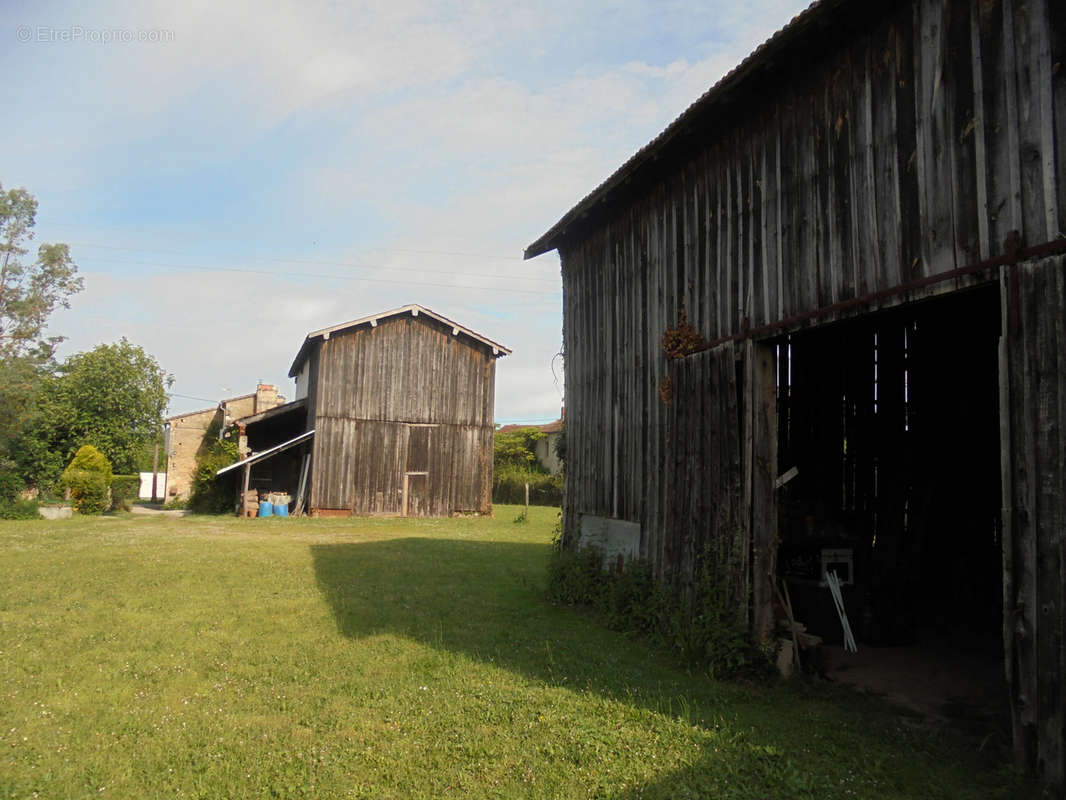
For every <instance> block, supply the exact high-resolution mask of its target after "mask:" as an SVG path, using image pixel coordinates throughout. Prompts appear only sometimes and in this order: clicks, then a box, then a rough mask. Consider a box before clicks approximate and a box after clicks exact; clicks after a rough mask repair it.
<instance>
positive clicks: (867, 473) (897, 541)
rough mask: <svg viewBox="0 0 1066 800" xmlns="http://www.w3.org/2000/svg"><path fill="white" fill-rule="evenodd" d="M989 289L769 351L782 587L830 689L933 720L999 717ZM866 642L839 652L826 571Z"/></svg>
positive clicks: (994, 365) (811, 334)
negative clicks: (837, 582) (851, 687)
mask: <svg viewBox="0 0 1066 800" xmlns="http://www.w3.org/2000/svg"><path fill="white" fill-rule="evenodd" d="M999 336H1000V305H999V294H998V289H997V288H996V287H991V288H982V289H975V290H971V291H968V292H959V293H955V294H952V295H949V296H947V297H944V298H940V299H936V300H930V301H927V302H923V303H915V304H910V305H907V306H905V307H902V308H898V309H894V310H891V311H886V312H882V313H878V314H869V315H865V316H863V317H861V318H859V319H856V320H851V321H847V322H840V323H836V324H833V325H828V326H824V327H821V328H818V329H814V330H810V331H805V332H800V333H796V334H793V335H791V336H789V337H787V338H786V339H783V340H781V341H780V342H779V343H778V347H777V384H778V415H777V416H778V456H779V461H778V466H779V470H778V472H779V474H787V473H788V471H789V470H791V469H792V468H796V469H797V470H798V472H797V473H796V474H795V477H794V478H793V479H792V480H790V481H789V482H788V483H786V484H785V485H784V486H783V487H782V488H781V490H780V494H779V509H780V512H779V513H780V546H779V550H778V562H777V563H778V574H779V576H780V577H781V578H784V579H785V580H786V582H787V584H788V587H789V590H790V593H791V600H792V604H793V606H794V612H795V617H796V619H797V620H798V621H800V622H802V623H803V624H804V625H806V628H807V631H808V632H809V633H811V634H815V635H818V636H821V637H822V638H823V640H824V641H825V646H823V648H822V649H821V653H822V654H823V656H824V668H825V670H826V673H827V674H828V675H829V677H831V678H833V679H836V680H840V681H841V682H845V683H852V684H855V685H859V686H864V687H866V688H869V689H872V690H874V691H876V692H878V693H881V694H884V695H886V696H888V697H889V698H890V699H893V700H895V701H897V702H899V703H902V704H904V705H909V706H912V707H914V708H915V709H917V710H919V711H922V712H924V713H927V714H931V715H950V714H951V712H952V709H953V708H954V709H956V710H961V713H965V714H977V715H979V716H986V717H989V716H990V717H996V718H998V716H999V714H1000V713H1003V714H1005V713H1006V702H1007V692H1006V690H1005V688H1004V678H1003V645H1002V625H1003V611H1002V595H1003V592H1002V586H1003V577H1002V547H1001V544H1002V542H1001V539H1002V531H1001V525H1000V505H1001V497H1000V452H999V451H1000V442H999V413H998V342H999ZM827 569H828V570H833V571H835V572H836V573H837V576H838V577H839V578H840V579H841V581H842V582H843V592H842V594H843V599H844V604H845V608H846V611H847V615H848V618H849V621H850V624H851V628H852V630H853V631H854V636H855V639H856V640H857V641H858V646H859V652H858V653H857V654H850V653H845V652H844V650H843V648H842V646H841V642H842V626H841V623H840V620H839V618H838V615H837V611H836V608H835V606H834V604H833V601H832V596H831V594H830V592H829V590H828V588H827V586H826V582H825V579H824V577H825V573H826V571H827Z"/></svg>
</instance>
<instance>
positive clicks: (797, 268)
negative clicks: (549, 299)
mask: <svg viewBox="0 0 1066 800" xmlns="http://www.w3.org/2000/svg"><path fill="white" fill-rule="evenodd" d="M1064 62H1066V5H1064V4H1062V3H1053V2H1050V0H1028V1H1027V2H1024V3H1023V2H1018V0H906V1H904V0H900V1H890V0H862V1H861V2H860V1H859V0H820V2H816V3H814V4H813V5H812V6H811V7H810V8H809V9H808V10H807V11H805V12H804V13H802V14H801V15H799V16H798V17H796V18H795V19H794V20H793V21H792V22H791V23H790V24H789V25H788V26H787V27H785V28H784V29H783V30H781V31H780V32H779V33H778V34H777V35H775V36H774V37H773V38H772V39H771V40H770V41H768V42H767V43H766V44H764V45H763V46H761V47H760V48H759V49H758V50H756V51H755V52H754V53H753V54H752V55H751V56H750V57H749V58H748V59H747V60H745V61H744V62H743V63H742V64H741V65H740V66H738V67H737V68H736V69H735V70H733V71H732V72H731V73H730V74H729V75H727V76H726V77H725V78H723V79H722V80H721V81H720V82H719V83H718V84H716V85H715V86H714V87H712V88H711V89H710V90H709V91H708V92H707V93H706V94H705V95H704V96H702V97H701V98H700V99H699V100H697V101H696V102H695V103H694V104H693V105H692V106H691V107H690V108H689V109H688V110H687V111H685V112H684V113H683V114H682V115H681V116H680V117H679V118H678V119H677V120H676V121H675V122H674V123H673V124H671V125H670V126H669V127H668V128H667V129H666V130H665V131H664V132H663V133H662V134H660V135H659V136H658V137H656V138H655V139H654V140H653V141H652V142H651V143H649V144H648V145H647V146H645V147H644V148H643V149H642V150H640V151H639V152H638V153H637V154H636V155H635V156H634V157H633V158H631V159H630V160H629V161H628V162H626V163H625V164H624V165H622V167H620V168H619V169H618V170H617V171H616V172H615V173H614V174H613V175H612V176H610V177H609V178H608V179H607V180H606V181H605V182H604V183H603V184H602V185H600V186H599V187H597V188H596V189H595V190H594V191H593V192H592V193H591V194H589V195H588V196H587V197H586V198H584V199H583V200H581V201H580V202H579V203H578V204H577V205H576V206H575V207H574V208H573V209H571V210H570V211H569V212H568V213H567V214H566V215H565V216H564V217H563V218H562V219H561V220H560V221H559V222H558V223H557V224H556V225H555V226H553V227H552V228H551V229H550V230H549V231H548V232H547V233H545V234H544V235H543V236H542V237H541V238H540V239H538V240H537V241H536V242H534V243H533V244H532V245H530V246H529V248H528V249H527V250H526V256H527V258H531V257H534V256H537V255H540V254H542V253H546V252H548V251H550V250H557V251H558V252H559V255H560V258H561V262H562V276H563V289H564V347H565V357H566V407H567V437H568V442H567V454H568V457H567V483H566V497H565V502H564V541H565V542H566V543H567V544H569V545H577V544H578V543H580V542H582V541H595V542H597V543H598V544H599V545H600V546H602V547H605V548H606V549H607V550H608V552H609V555H610V557H611V558H612V559H613V558H616V557H618V556H620V555H632V556H639V557H642V558H645V559H647V560H649V561H650V563H651V564H652V565H653V567H654V569H655V571H656V573H657V575H658V576H659V578H660V579H661V581H663V582H664V583H666V584H668V585H670V586H672V587H674V588H675V589H676V590H677V591H678V592H682V593H684V592H686V591H689V590H690V589H691V587H692V586H694V585H695V583H696V579H697V577H698V575H699V574H700V572H701V570H708V569H712V570H714V571H715V574H716V576H717V580H719V581H720V582H723V581H724V582H727V584H728V585H729V586H730V588H731V596H732V597H733V599H734V604H735V607H734V609H733V610H734V613H735V615H736V619H737V621H738V622H739V623H741V624H744V625H747V626H749V628H750V629H751V630H752V632H753V634H754V635H756V636H757V637H765V636H767V635H769V634H770V632H771V628H772V626H773V624H774V614H775V611H774V595H775V582H777V581H779V580H781V579H784V580H785V581H786V585H788V586H789V587H790V588H791V590H792V600H793V601H794V604H795V606H796V613H797V614H802V615H803V617H804V618H805V619H806V622H807V625H808V630H813V632H815V633H824V634H825V637H826V638H827V639H829V640H831V639H832V637H833V636H834V635H836V636H839V635H840V627H839V621H838V620H837V619H836V615H835V610H834V608H833V606H832V605H830V604H829V603H830V600H829V594H828V592H827V590H826V589H825V588H824V584H823V583H822V579H823V575H824V572H825V567H826V565H831V566H833V567H834V568H835V570H834V571H836V572H837V573H838V574H839V575H841V576H842V577H843V579H844V583H845V587H844V588H845V594H844V599H845V602H846V605H847V606H848V608H849V609H850V616H851V617H852V619H853V621H854V623H855V626H854V627H855V628H856V629H857V631H856V633H857V635H858V638H859V639H860V647H861V646H862V645H863V644H864V642H865V643H866V644H876V645H880V646H885V647H891V646H894V645H908V646H911V647H915V648H917V649H919V650H922V649H923V648H925V649H927V650H930V649H932V648H937V649H939V648H943V647H949V648H950V647H956V648H958V649H960V650H961V651H962V652H963V653H964V657H963V658H962V659H961V660H960V661H959V662H957V663H962V664H974V665H976V664H978V663H979V662H980V663H988V662H989V661H990V662H991V663H992V665H993V675H994V676H995V678H996V679H997V680H998V682H999V687H1000V689H999V690H998V691H1000V692H1001V696H1002V698H1003V701H1004V706H1009V717H1010V723H1009V727H1010V729H1011V731H1012V735H1013V740H1014V744H1015V750H1016V754H1017V757H1018V759H1019V761H1020V762H1022V763H1025V764H1027V765H1028V766H1030V767H1031V768H1033V769H1035V770H1037V771H1038V772H1040V773H1041V774H1042V775H1043V776H1044V778H1045V780H1047V781H1048V782H1049V783H1051V784H1059V785H1061V783H1062V780H1063V772H1064V753H1063V749H1064V739H1066V737H1064V724H1066V719H1064V697H1066V694H1064V692H1063V684H1062V675H1063V668H1064V667H1066V664H1064V651H1063V646H1064V639H1063V632H1064V624H1066V617H1064V614H1063V606H1064V604H1066V585H1064V576H1063V569H1064V560H1063V555H1064V554H1063V543H1064V526H1066V510H1064V501H1066V499H1064V483H1066V471H1064V459H1066V455H1064V453H1066V433H1064V429H1063V423H1064V422H1066V386H1064V384H1066V363H1064V362H1066V306H1064V296H1066V280H1064V265H1066V198H1064V196H1063V187H1064V186H1066V164H1064V159H1063V158H1062V149H1063V147H1064V146H1066V69H1064V68H1063V63H1064ZM975 668H976V667H975Z"/></svg>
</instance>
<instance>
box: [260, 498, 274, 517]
mask: <svg viewBox="0 0 1066 800" xmlns="http://www.w3.org/2000/svg"><path fill="white" fill-rule="evenodd" d="M259 516H261V517H272V516H274V504H273V503H269V502H267V501H266V500H263V501H262V502H261V503H259Z"/></svg>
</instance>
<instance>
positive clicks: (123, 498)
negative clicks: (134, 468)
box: [111, 475, 141, 511]
mask: <svg viewBox="0 0 1066 800" xmlns="http://www.w3.org/2000/svg"><path fill="white" fill-rule="evenodd" d="M140 493H141V476H140V475H115V476H114V477H113V478H112V479H111V509H112V510H113V511H115V510H117V511H129V510H130V508H131V507H132V506H133V501H134V500H136V499H137V498H138V496H139V495H140Z"/></svg>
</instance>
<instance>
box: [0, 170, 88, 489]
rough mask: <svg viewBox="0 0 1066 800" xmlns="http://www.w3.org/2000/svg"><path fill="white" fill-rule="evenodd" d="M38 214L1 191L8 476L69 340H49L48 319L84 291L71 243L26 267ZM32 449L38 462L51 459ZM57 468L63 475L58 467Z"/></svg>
mask: <svg viewBox="0 0 1066 800" xmlns="http://www.w3.org/2000/svg"><path fill="white" fill-rule="evenodd" d="M36 215H37V200H36V199H34V197H33V195H31V194H30V193H29V192H27V191H26V190H25V189H11V190H8V191H7V192H5V191H4V190H3V187H2V186H0V470H3V471H4V472H5V473H8V474H10V473H12V472H13V471H14V470H15V455H16V454H15V450H16V449H18V448H19V447H21V445H22V444H23V443H24V442H23V439H24V436H25V433H26V431H27V429H28V428H29V427H31V426H32V425H33V424H34V422H35V420H36V414H37V399H38V397H39V394H40V389H41V384H42V381H43V380H44V379H45V378H46V376H47V375H48V374H49V372H50V370H51V369H52V368H53V367H54V366H55V362H54V360H53V354H54V352H55V347H56V345H57V344H59V342H61V341H62V340H63V337H60V336H52V337H48V338H45V337H44V336H43V334H44V330H45V326H46V324H47V321H48V317H49V316H50V315H51V313H52V312H53V311H54V310H55V309H56V307H63V308H69V307H70V297H71V295H73V294H75V293H76V292H79V291H81V288H82V280H81V278H79V277H77V274H76V273H77V267H76V266H75V265H74V263H73V261H71V258H70V250H69V248H68V247H67V246H66V245H65V244H44V245H41V247H40V248H39V249H38V250H37V260H36V261H34V262H33V263H29V264H27V263H25V261H24V258H23V257H24V256H25V255H26V253H27V252H28V248H27V244H28V242H30V241H31V240H32V239H33V226H34V223H35V221H36ZM31 449H32V450H35V454H34V459H36V460H40V459H42V458H46V457H48V456H49V454H48V453H46V452H44V451H42V450H41V448H31ZM20 460H21V459H20ZM53 460H54V459H53ZM62 464H63V461H59V462H58V468H61V467H62ZM52 469H53V472H58V469H57V468H56V465H53V466H52ZM20 471H21V470H20Z"/></svg>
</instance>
